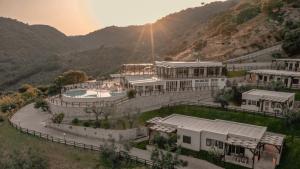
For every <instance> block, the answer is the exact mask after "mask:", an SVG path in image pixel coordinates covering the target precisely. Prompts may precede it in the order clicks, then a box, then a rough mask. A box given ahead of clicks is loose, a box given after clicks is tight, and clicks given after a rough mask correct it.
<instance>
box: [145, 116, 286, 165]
mask: <svg viewBox="0 0 300 169" xmlns="http://www.w3.org/2000/svg"><path fill="white" fill-rule="evenodd" d="M148 128H149V133H150V137H149V138H150V139H151V138H153V135H154V134H161V135H162V136H164V137H166V135H168V134H170V133H176V135H177V138H178V139H177V145H178V146H181V147H183V148H186V149H190V150H193V151H209V152H214V153H216V154H218V155H219V156H221V157H222V159H223V160H224V161H225V162H229V163H234V164H237V165H241V166H244V167H248V168H255V166H256V165H257V164H259V163H261V162H263V163H270V164H272V163H274V167H275V166H276V165H278V164H279V162H280V157H281V152H282V147H283V140H284V136H283V135H278V134H275V133H269V132H267V131H266V130H267V128H266V127H262V126H255V125H249V124H243V123H236V122H231V121H224V120H208V119H202V118H197V117H191V116H184V115H178V114H173V115H170V116H168V117H165V118H158V117H156V118H154V119H151V120H149V121H148ZM266 145H269V146H271V147H272V148H271V149H272V151H273V152H272V155H271V156H269V157H267V158H266V159H264V158H261V155H262V154H263V151H264V147H266Z"/></svg>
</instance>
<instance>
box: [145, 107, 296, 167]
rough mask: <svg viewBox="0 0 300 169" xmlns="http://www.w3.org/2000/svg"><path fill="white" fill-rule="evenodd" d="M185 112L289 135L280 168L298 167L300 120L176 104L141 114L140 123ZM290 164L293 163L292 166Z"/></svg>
mask: <svg viewBox="0 0 300 169" xmlns="http://www.w3.org/2000/svg"><path fill="white" fill-rule="evenodd" d="M174 113H176V114H183V115H188V116H195V117H200V118H207V119H222V120H230V121H235V122H241V123H248V124H254V125H260V126H266V127H268V131H271V132H277V133H282V134H285V135H287V140H286V147H285V149H284V151H283V156H282V159H281V164H280V166H279V167H278V169H286V168H289V169H298V168H300V161H295V160H293V159H300V153H299V152H300V123H299V120H298V121H297V122H294V123H291V124H290V123H288V120H284V119H279V118H274V117H265V116H263V115H258V114H250V113H245V112H234V111H230V110H223V109H216V108H207V107H199V106H185V105H182V106H175V107H164V108H161V109H158V110H155V111H149V112H145V113H143V114H141V116H140V123H141V124H143V123H145V122H146V121H147V120H149V119H151V118H153V117H157V116H160V117H166V116H168V115H171V114H174ZM290 164H293V165H292V166H291V165H290Z"/></svg>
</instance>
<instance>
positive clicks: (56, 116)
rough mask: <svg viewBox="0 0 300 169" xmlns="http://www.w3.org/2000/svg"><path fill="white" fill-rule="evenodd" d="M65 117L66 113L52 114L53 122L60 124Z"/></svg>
mask: <svg viewBox="0 0 300 169" xmlns="http://www.w3.org/2000/svg"><path fill="white" fill-rule="evenodd" d="M64 117H65V114H64V113H59V114H54V115H53V116H52V122H53V123H57V124H60V123H61V122H62V121H63V119H64Z"/></svg>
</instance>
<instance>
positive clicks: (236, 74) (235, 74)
mask: <svg viewBox="0 0 300 169" xmlns="http://www.w3.org/2000/svg"><path fill="white" fill-rule="evenodd" d="M246 73H247V71H245V70H237V71H228V72H227V77H228V78H233V77H242V76H245V75H246Z"/></svg>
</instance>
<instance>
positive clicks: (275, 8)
mask: <svg viewBox="0 0 300 169" xmlns="http://www.w3.org/2000/svg"><path fill="white" fill-rule="evenodd" d="M283 6H284V2H283V0H270V1H267V2H265V4H264V6H263V11H265V12H266V13H267V14H268V15H269V17H270V18H271V19H272V20H276V21H278V22H279V23H282V22H283V20H284V18H283V15H284V13H283V11H281V8H282V7H283Z"/></svg>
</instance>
